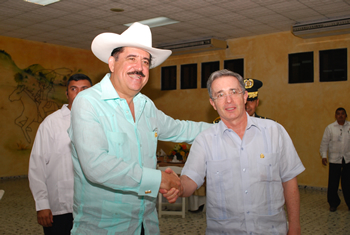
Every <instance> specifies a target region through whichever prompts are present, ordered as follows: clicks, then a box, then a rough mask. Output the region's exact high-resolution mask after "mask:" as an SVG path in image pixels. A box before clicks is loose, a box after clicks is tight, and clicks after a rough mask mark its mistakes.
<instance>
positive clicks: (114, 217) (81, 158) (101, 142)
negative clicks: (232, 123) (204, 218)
mask: <svg viewBox="0 0 350 235" xmlns="http://www.w3.org/2000/svg"><path fill="white" fill-rule="evenodd" d="M133 102H134V106H135V119H136V121H135V122H134V119H133V117H132V114H131V112H130V109H129V106H128V104H127V102H126V100H125V99H121V98H120V97H119V95H118V93H117V92H116V90H115V89H114V87H113V85H112V83H111V81H110V74H107V75H106V76H105V77H104V78H103V80H102V81H101V82H100V83H98V84H96V85H95V86H93V87H92V88H89V89H87V90H85V91H82V92H80V93H79V94H78V96H77V97H76V98H75V100H74V103H73V107H72V113H71V117H72V120H71V127H70V128H69V131H68V132H69V135H70V138H71V140H72V146H73V156H72V158H73V165H74V206H73V214H74V226H73V229H72V234H127V235H130V234H140V233H141V223H143V226H144V228H145V233H146V234H152V235H153V234H159V226H158V218H157V212H156V207H155V204H156V197H157V194H158V190H159V186H160V182H161V172H160V171H159V170H156V169H155V168H156V162H157V159H156V148H157V141H158V140H163V141H173V142H188V143H192V141H193V140H194V138H195V137H196V136H197V135H198V134H199V133H200V132H201V131H202V130H204V129H207V128H208V127H210V126H211V125H210V124H208V123H204V122H200V123H197V122H191V121H179V120H174V119H172V118H171V117H169V116H167V115H165V114H164V113H163V112H161V111H159V110H158V109H157V108H156V107H155V105H154V103H153V102H152V101H151V100H150V99H149V98H148V97H146V96H144V95H142V94H140V93H139V94H137V95H136V96H135V97H134V100H133ZM147 192H148V193H147Z"/></svg>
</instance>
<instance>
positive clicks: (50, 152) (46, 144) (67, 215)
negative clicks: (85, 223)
mask: <svg viewBox="0 0 350 235" xmlns="http://www.w3.org/2000/svg"><path fill="white" fill-rule="evenodd" d="M91 86H92V82H91V80H90V78H89V77H88V76H86V75H84V74H75V75H72V76H71V77H70V78H69V79H68V82H67V91H66V95H67V99H68V104H64V105H63V106H62V108H61V109H59V110H57V111H56V112H54V113H52V114H50V115H49V116H47V117H46V118H45V120H44V121H43V122H42V123H41V124H40V126H39V128H38V131H37V133H36V136H35V141H34V144H33V148H32V152H31V155H30V160H29V171H28V178H29V185H30V189H31V191H32V194H33V197H34V200H35V207H36V211H37V219H38V223H39V224H40V225H42V226H43V227H44V233H45V235H47V234H60V235H64V234H70V230H71V229H72V225H73V215H72V212H73V182H74V180H73V177H74V175H73V164H72V153H71V141H70V138H69V136H68V133H67V129H68V128H69V126H70V113H71V111H70V110H71V107H72V104H73V101H74V98H75V97H76V96H77V94H78V93H79V92H80V91H82V90H85V89H87V88H89V87H91Z"/></svg>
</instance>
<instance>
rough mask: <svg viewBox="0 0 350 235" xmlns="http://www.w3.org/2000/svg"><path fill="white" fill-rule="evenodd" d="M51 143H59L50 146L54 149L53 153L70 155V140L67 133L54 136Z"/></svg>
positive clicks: (62, 132)
mask: <svg viewBox="0 0 350 235" xmlns="http://www.w3.org/2000/svg"><path fill="white" fill-rule="evenodd" d="M54 138H55V139H54V141H53V143H59V144H54V145H53V146H51V147H52V148H53V149H54V153H59V154H62V155H64V154H66V153H71V152H72V151H71V148H72V146H71V140H70V138H69V136H68V133H67V131H61V132H58V133H56V134H55V137H54Z"/></svg>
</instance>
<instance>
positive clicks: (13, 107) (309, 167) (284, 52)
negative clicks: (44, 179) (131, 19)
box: [0, 32, 350, 187]
mask: <svg viewBox="0 0 350 235" xmlns="http://www.w3.org/2000/svg"><path fill="white" fill-rule="evenodd" d="M228 43H229V49H227V50H226V51H214V52H204V53H201V54H189V55H181V56H172V57H170V58H169V59H168V60H167V61H166V62H165V63H163V64H162V66H169V65H178V71H177V74H178V86H177V87H180V82H179V78H180V76H179V75H180V65H181V64H188V63H198V86H197V87H198V88H197V89H188V90H180V89H179V88H178V89H177V90H174V91H160V70H161V67H158V68H155V69H152V70H151V76H150V80H149V83H148V84H147V85H146V87H145V88H144V90H143V93H145V94H146V95H148V96H149V97H150V98H152V99H153V100H154V102H155V104H156V105H157V107H158V108H159V109H160V110H162V111H164V112H165V113H166V114H168V115H170V116H172V117H174V118H179V119H190V120H195V121H207V122H211V121H212V120H213V119H214V118H216V117H217V113H216V111H215V110H213V108H212V107H211V106H210V104H209V101H208V99H209V97H208V93H207V90H206V89H202V88H200V71H201V70H200V64H201V62H208V61H217V60H219V61H220V62H221V64H220V66H221V68H223V61H224V60H227V59H237V58H244V63H245V65H244V66H245V68H244V74H245V77H252V78H256V79H259V80H262V81H263V82H264V86H263V87H262V88H261V89H260V93H259V96H260V106H259V108H258V110H257V111H258V113H259V114H260V115H262V116H267V117H270V118H272V119H274V120H276V121H277V122H279V123H280V124H282V125H283V126H284V127H285V128H286V130H287V131H288V133H289V134H290V136H291V138H292V140H293V142H294V145H295V147H296V149H297V151H298V153H299V155H300V158H301V159H302V161H303V163H304V165H305V167H306V171H305V172H304V173H302V174H301V175H300V176H299V178H298V180H299V184H303V185H310V186H318V187H326V186H327V175H328V172H327V171H328V168H327V167H324V166H322V164H321V159H320V156H319V153H318V149H319V145H320V141H321V138H322V135H323V131H324V129H325V127H326V126H327V125H328V124H329V123H331V122H333V121H334V120H335V119H334V111H335V109H336V108H338V107H340V106H342V107H344V108H345V109H347V110H348V112H350V103H349V102H348V100H349V91H350V81H349V79H350V77H349V71H348V81H345V82H327V83H320V82H319V81H318V80H319V72H318V51H319V50H324V49H335V48H348V53H349V47H350V35H349V34H347V35H342V36H333V37H324V38H317V39H307V40H303V39H300V38H297V37H294V36H293V35H292V34H291V33H290V32H284V33H278V34H269V35H262V36H256V37H249V38H240V39H232V40H229V41H228ZM0 50H5V51H6V52H7V53H8V54H10V55H11V57H12V60H13V61H14V62H15V63H16V65H17V67H19V68H21V69H24V68H27V67H28V66H30V65H32V64H36V63H37V64H41V65H42V66H43V67H44V68H47V69H57V68H61V67H68V68H70V69H72V70H79V69H81V72H82V73H85V74H87V75H88V76H90V77H91V78H92V79H93V82H94V83H95V82H97V81H99V80H100V79H101V78H102V77H103V75H104V74H105V73H106V72H107V71H108V70H107V69H108V68H107V66H106V65H105V64H103V63H102V62H100V61H99V60H98V59H96V58H95V57H94V56H93V55H92V53H91V52H90V51H87V50H80V49H73V48H68V47H62V46H56V45H49V44H44V43H38V42H31V41H26V40H21V39H14V38H7V37H1V36H0ZM306 51H314V68H315V71H314V72H315V81H314V82H313V83H306V84H288V54H290V53H297V52H306ZM348 58H349V56H348ZM0 59H2V58H0ZM349 63H350V62H349V61H348V67H349ZM11 68H12V66H10V65H9V64H8V63H5V62H3V61H2V60H1V61H0V74H1V77H0V89H1V93H0V95H1V98H0V112H1V114H0V118H1V119H2V120H1V121H2V122H1V123H2V124H1V128H0V131H1V133H2V137H1V142H0V143H1V146H0V177H3V176H14V175H24V174H27V168H28V159H29V153H30V147H31V145H30V144H26V142H25V138H24V137H23V134H21V132H20V130H19V129H18V128H19V127H18V126H16V125H15V124H14V119H15V118H16V117H17V116H18V115H19V112H21V110H22V106H21V104H20V102H19V101H17V102H10V101H9V99H8V97H9V95H10V94H11V92H13V91H14V89H15V88H16V86H17V83H16V82H15V81H14V78H13V76H14V71H13V70H12V69H11ZM62 92H64V89H63V90H62V89H57V90H56V92H55V94H56V96H59V94H58V93H62ZM51 98H52V97H51ZM63 99H64V96H63V97H62V96H61V100H63ZM31 127H32V128H31V129H32V130H31V132H30V136H31V137H32V138H34V137H35V132H36V129H37V127H38V123H34V124H33V125H32V126H31ZM21 143H22V145H25V147H27V148H24V149H22V150H21V148H20V147H19V144H21ZM172 146H173V144H172V143H164V142H160V143H159V148H162V149H164V150H165V151H166V152H168V151H169V150H170V148H171V147H172Z"/></svg>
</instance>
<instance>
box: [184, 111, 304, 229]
mask: <svg viewBox="0 0 350 235" xmlns="http://www.w3.org/2000/svg"><path fill="white" fill-rule="evenodd" d="M247 118H248V123H247V127H246V130H245V133H244V136H243V139H241V138H240V137H239V136H238V135H237V134H236V133H235V132H234V131H233V130H231V129H229V128H227V126H226V125H225V124H224V123H223V122H222V121H220V122H219V123H218V124H215V125H214V126H212V127H211V128H209V129H207V130H205V131H203V132H202V133H201V134H199V135H198V136H197V138H196V139H195V141H194V143H193V145H192V147H191V151H190V154H189V157H188V159H187V161H186V164H185V166H184V168H183V171H182V175H187V176H188V177H189V178H191V179H192V180H193V181H194V182H196V184H197V186H198V187H200V186H201V185H202V184H203V182H204V177H206V183H207V230H206V232H207V234H235V235H243V234H254V235H256V234H264V235H265V234H287V220H286V216H285V211H284V203H285V199H284V194H283V185H282V183H283V182H287V181H289V180H291V179H293V178H294V177H296V176H297V175H299V174H300V173H301V172H302V171H304V169H305V168H304V166H303V164H302V163H301V161H300V159H299V157H298V154H297V152H296V150H295V148H294V146H293V143H292V140H291V139H290V137H289V135H288V133H287V132H286V130H285V129H284V128H283V127H282V126H281V125H280V124H278V123H276V122H274V121H272V120H267V119H259V118H255V117H249V115H248V114H247Z"/></svg>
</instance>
